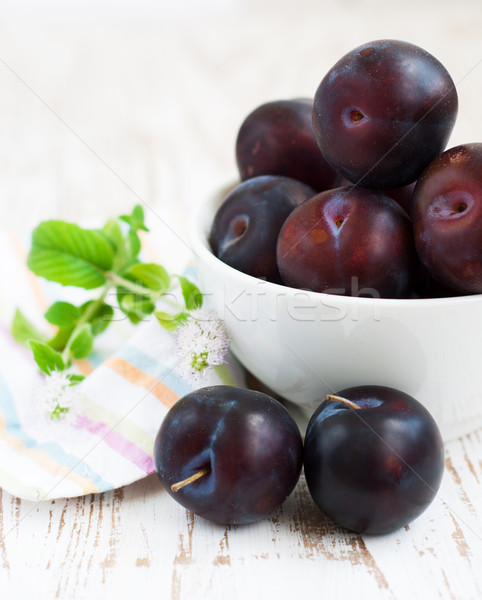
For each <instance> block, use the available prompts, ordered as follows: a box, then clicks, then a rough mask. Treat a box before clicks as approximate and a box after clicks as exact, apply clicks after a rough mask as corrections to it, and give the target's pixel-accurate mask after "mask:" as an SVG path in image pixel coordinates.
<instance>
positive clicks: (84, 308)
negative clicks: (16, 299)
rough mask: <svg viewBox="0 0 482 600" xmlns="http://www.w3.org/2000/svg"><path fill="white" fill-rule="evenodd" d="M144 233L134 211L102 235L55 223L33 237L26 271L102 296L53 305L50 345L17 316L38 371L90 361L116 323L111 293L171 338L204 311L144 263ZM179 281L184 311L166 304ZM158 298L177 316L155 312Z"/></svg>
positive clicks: (189, 290) (187, 286)
mask: <svg viewBox="0 0 482 600" xmlns="http://www.w3.org/2000/svg"><path fill="white" fill-rule="evenodd" d="M126 224H127V226H128V228H127V231H126ZM139 231H147V228H146V226H145V224H144V211H143V209H142V207H141V206H135V207H134V209H133V211H132V214H130V215H122V216H120V217H118V218H117V219H110V220H109V221H108V222H107V223H106V224H105V226H104V227H103V228H102V229H83V228H82V227H79V226H78V225H76V224H75V223H67V222H65V221H58V220H52V221H44V222H42V223H40V225H38V226H37V227H36V228H35V229H34V231H33V234H32V247H31V250H30V253H29V256H28V259H27V265H28V267H29V268H30V270H31V271H32V272H33V273H34V274H35V275H38V276H40V277H44V278H45V279H47V280H48V281H53V282H56V283H60V284H61V285H64V286H74V287H79V288H83V289H84V290H94V289H95V290H98V294H97V295H96V297H94V298H93V299H92V300H89V301H88V302H85V303H84V304H82V305H81V306H75V305H73V304H71V303H69V302H64V301H58V302H54V304H53V305H52V306H51V307H50V308H49V309H48V310H47V312H46V313H45V318H46V319H47V321H48V322H49V323H51V324H52V325H55V326H57V328H58V329H57V333H56V334H55V336H54V337H53V338H51V339H48V338H47V337H46V336H44V335H42V334H41V333H39V332H38V331H37V330H36V328H35V327H33V326H32V324H31V323H30V322H29V321H28V320H27V319H26V318H25V317H24V315H23V314H22V313H21V312H20V311H18V310H17V312H16V314H15V318H14V321H13V324H12V333H13V336H14V338H15V339H16V340H17V341H18V342H19V343H23V344H25V345H27V346H28V347H30V349H31V350H32V352H33V355H34V359H35V360H36V362H37V364H38V366H39V368H40V370H41V371H43V372H44V373H46V374H47V375H49V374H50V373H51V372H52V371H63V370H64V369H67V368H68V367H69V366H70V365H71V363H72V361H73V360H75V359H82V358H86V357H87V356H88V355H89V354H90V352H91V351H92V348H93V343H94V338H95V336H97V335H99V334H100V333H102V332H103V331H104V330H105V329H106V327H107V326H108V325H109V323H110V322H112V320H113V318H114V308H113V306H111V305H110V304H108V303H107V302H106V298H107V296H108V294H109V293H110V292H112V291H113V290H114V291H115V292H116V294H117V301H118V305H119V308H120V310H121V311H122V312H123V313H124V314H125V315H126V316H127V318H128V319H129V320H130V321H131V322H132V323H133V324H137V323H140V322H141V321H142V320H144V318H145V317H146V316H148V315H150V314H152V313H154V314H155V316H156V318H157V320H158V321H159V323H160V324H161V325H162V326H163V327H164V328H166V329H168V330H170V331H172V330H173V329H175V328H176V327H177V326H178V325H179V324H180V323H182V322H183V321H184V320H186V318H187V316H188V314H189V311H192V310H194V309H196V308H200V307H201V305H202V295H201V293H200V291H199V289H198V288H197V287H196V285H194V284H193V283H192V282H191V281H189V280H188V279H186V278H185V277H182V276H180V275H172V276H171V275H169V274H168V272H167V271H166V269H164V267H162V266H161V265H158V264H154V263H143V262H142V261H141V260H140V259H139V252H140V250H141V243H140V238H139V235H138V232H139ZM174 279H176V280H177V281H176V285H177V283H179V286H180V288H181V292H182V297H183V299H184V305H183V304H180V303H179V302H177V301H175V300H174V298H168V297H167V296H166V294H167V293H168V292H170V291H171V290H173V288H174V286H173V280H174ZM161 298H162V299H163V301H164V302H166V303H167V304H170V305H172V306H174V307H175V309H176V311H177V312H176V313H175V314H171V313H166V312H162V311H159V310H156V303H157V302H158V301H159V300H160V299H161ZM72 377H73V378H74V377H76V376H72ZM73 380H74V379H72V381H73Z"/></svg>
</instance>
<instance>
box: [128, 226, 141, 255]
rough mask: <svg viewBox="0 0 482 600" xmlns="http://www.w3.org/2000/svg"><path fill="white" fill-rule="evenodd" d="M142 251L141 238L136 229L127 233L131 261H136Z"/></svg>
mask: <svg viewBox="0 0 482 600" xmlns="http://www.w3.org/2000/svg"><path fill="white" fill-rule="evenodd" d="M140 251H141V240H140V239H139V236H138V235H137V233H136V232H135V231H133V230H132V229H131V230H130V231H129V233H128V234H127V254H128V257H129V261H128V262H129V263H131V262H134V261H135V260H136V259H137V257H138V256H139V252H140Z"/></svg>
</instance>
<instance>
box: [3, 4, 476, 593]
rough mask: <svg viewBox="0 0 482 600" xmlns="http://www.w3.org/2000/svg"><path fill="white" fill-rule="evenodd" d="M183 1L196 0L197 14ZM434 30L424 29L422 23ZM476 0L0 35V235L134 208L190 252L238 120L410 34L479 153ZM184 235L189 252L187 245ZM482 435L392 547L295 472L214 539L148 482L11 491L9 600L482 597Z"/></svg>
mask: <svg viewBox="0 0 482 600" xmlns="http://www.w3.org/2000/svg"><path fill="white" fill-rule="evenodd" d="M186 6H187V4H186ZM428 24H429V25H428ZM481 25H482V15H481V13H480V3H479V2H478V0H461V1H460V2H457V3H449V2H446V1H444V0H441V1H440V2H439V3H438V4H437V9H436V10H434V6H433V5H432V4H430V3H426V4H423V3H420V2H415V0H407V2H405V3H399V4H396V5H390V8H389V9H388V7H387V5H386V3H384V2H382V1H381V0H372V1H369V0H346V1H344V2H335V1H334V0H333V1H327V2H326V3H320V2H315V1H314V0H300V2H298V3H285V4H284V5H283V3H278V4H277V11H276V14H274V13H273V5H272V3H269V2H267V1H266V0H261V1H259V2H258V1H255V0H246V1H243V0H239V1H237V2H234V1H233V2H231V3H229V5H226V8H225V10H223V11H222V13H220V14H215V13H214V12H212V11H211V12H209V13H206V14H202V13H201V12H200V11H197V12H196V13H195V17H193V18H190V16H189V14H188V11H187V9H186V11H185V12H183V11H182V10H181V9H180V10H179V11H177V12H176V14H175V15H174V16H173V15H172V14H167V13H166V15H163V16H161V17H157V18H156V19H152V20H148V19H147V20H144V21H142V20H139V19H138V20H136V21H132V22H128V21H125V22H117V21H114V20H112V22H107V21H98V22H95V21H88V20H86V21H85V22H83V23H79V22H70V23H67V22H65V23H61V24H59V23H48V22H46V23H39V22H35V21H32V20H29V19H28V18H26V17H25V18H24V19H21V20H20V21H18V22H16V23H13V24H12V23H10V24H8V23H3V24H2V25H0V59H1V60H0V86H1V89H2V93H1V94H0V112H1V114H2V136H1V138H0V225H1V226H4V227H14V228H17V229H19V230H20V229H23V228H24V227H25V226H27V227H30V226H33V225H34V224H36V223H37V222H38V221H39V220H41V219H43V218H47V217H58V218H67V219H83V220H87V221H92V220H96V219H98V218H101V217H102V218H104V217H106V216H110V215H112V214H118V213H120V212H127V211H128V210H129V209H130V208H131V206H132V204H133V203H135V202H139V201H143V202H145V203H146V206H147V207H149V208H147V209H146V210H150V209H152V210H153V211H154V213H155V214H156V215H157V216H158V219H159V220H160V221H162V222H163V223H164V230H163V234H162V235H160V236H159V239H158V240H156V244H157V245H158V246H160V247H161V249H162V248H164V249H165V251H166V253H168V254H169V256H170V258H172V259H173V260H175V259H176V258H180V259H181V258H183V257H185V255H186V247H185V243H184V241H185V234H186V229H185V226H186V221H187V217H188V216H189V214H190V213H191V211H192V209H193V208H194V207H195V206H197V204H198V203H199V202H200V201H202V199H203V198H204V196H205V194H206V193H207V192H208V191H209V190H211V189H214V188H216V187H217V186H218V184H219V183H223V182H226V181H230V180H231V179H232V178H233V175H234V173H235V165H234V149H233V148H234V140H235V136H236V133H237V129H238V127H239V124H240V123H241V121H242V119H243V118H244V117H245V116H246V114H247V113H248V112H249V111H250V110H252V109H253V108H254V107H255V106H257V105H258V104H260V103H262V102H264V101H267V100H270V99H274V98H287V97H295V96H311V95H312V94H313V92H314V89H315V88H316V86H317V85H318V83H319V81H320V79H321V77H322V76H323V75H324V73H325V72H326V70H327V69H328V68H329V67H330V66H331V65H332V64H333V62H334V61H335V60H337V59H338V58H339V57H340V56H341V55H342V54H344V53H345V52H346V51H348V50H349V49H351V48H352V47H354V46H356V45H358V44H360V43H362V42H365V41H368V40H369V39H379V38H382V37H393V38H400V39H408V40H410V41H412V42H414V43H417V44H419V45H421V46H423V47H425V48H426V49H427V50H429V51H431V52H432V53H433V54H435V56H437V57H438V58H439V59H440V60H441V61H442V63H444V64H445V65H446V67H447V68H448V70H449V71H450V72H451V74H452V75H453V78H454V80H455V81H456V83H457V85H458V87H459V98H460V113H459V119H458V122H457V127H456V130H455V131H454V135H453V137H452V145H453V144H455V143H462V142H465V141H480V140H481V139H482V125H481V123H480V120H479V119H478V118H474V115H476V116H478V114H479V108H480V107H479V105H480V97H481V95H482V76H481V70H482V69H481V67H480V64H481V63H480V60H481V59H482V48H481V42H480V28H481ZM179 238H182V240H184V241H180V239H179ZM481 482H482V431H477V432H474V433H473V434H471V435H469V436H466V437H465V438H463V439H461V440H457V441H454V442H451V443H449V444H447V447H446V470H445V476H444V480H443V483H442V487H441V489H440V492H439V494H438V496H437V498H436V500H435V501H434V503H433V504H432V506H431V507H430V508H429V510H427V512H426V513H424V514H423V515H422V516H421V517H420V518H419V519H417V520H416V521H415V522H413V523H412V524H410V525H409V526H407V527H405V528H404V529H402V530H400V531H398V532H397V533H395V534H393V535H390V536H384V537H368V536H359V535H355V534H351V533H347V532H344V531H342V530H340V529H339V528H337V527H336V526H334V525H333V524H331V523H330V522H329V521H328V520H326V519H325V518H324V517H323V516H322V515H321V514H320V513H319V511H318V510H317V509H316V507H315V506H314V504H313V503H312V501H311V499H310V497H309V494H308V491H307V488H306V484H305V482H304V479H303V478H302V479H301V481H300V483H299V485H298V486H297V488H296V489H295V491H294V493H293V495H292V496H291V497H290V498H289V499H288V500H287V502H286V503H285V504H284V506H283V507H282V508H281V509H279V510H278V511H277V512H276V513H275V514H274V515H272V516H271V517H270V518H268V519H265V520H264V521H262V522H260V523H256V524H253V525H250V526H247V527H234V526H233V527H219V526H216V525H212V524H210V523H207V522H205V521H203V520H202V519H200V518H198V517H195V516H193V515H191V514H189V513H187V512H186V511H185V510H184V509H182V508H181V507H180V506H178V505H177V504H176V503H174V502H173V501H172V499H171V498H170V497H169V496H168V495H167V494H166V493H165V492H164V491H163V490H162V489H161V487H160V484H159V483H158V481H157V478H156V477H155V476H154V477H148V478H146V479H145V480H143V481H141V482H138V483H137V484H134V485H132V486H129V487H126V488H124V489H121V490H116V491H115V492H111V493H105V494H101V495H95V496H92V495H91V496H85V497H83V498H78V499H72V500H59V501H55V502H45V503H40V504H35V503H32V502H26V501H21V500H19V499H17V498H14V497H12V496H10V495H9V494H8V493H6V492H2V491H1V490H0V590H1V594H2V598H9V599H10V598H13V599H16V598H26V597H31V596H32V590H35V596H36V597H37V598H39V599H41V600H43V599H48V600H50V599H52V598H60V599H62V600H63V599H67V598H68V599H70V598H75V599H83V598H86V599H87V598H88V599H89V600H90V599H93V598H95V599H96V600H97V599H99V600H101V599H103V598H108V599H111V598H133V597H146V598H151V597H156V598H161V599H172V600H193V599H194V600H197V599H202V598H210V599H213V600H216V599H225V598H229V599H230V600H249V599H251V598H252V599H257V598H279V599H281V600H285V599H286V600H287V599H288V598H290V599H292V598H296V597H302V596H306V597H316V598H319V597H322V598H330V599H331V598H344V597H350V598H354V597H356V598H370V599H372V598H377V599H382V600H383V599H390V600H392V599H395V600H400V599H405V598H406V599H412V598H424V599H425V598H443V599H446V598H447V599H457V600H458V599H460V600H472V599H473V600H476V599H480V598H481V597H482V569H481V568H480V567H481V563H482V525H481V523H482V487H481Z"/></svg>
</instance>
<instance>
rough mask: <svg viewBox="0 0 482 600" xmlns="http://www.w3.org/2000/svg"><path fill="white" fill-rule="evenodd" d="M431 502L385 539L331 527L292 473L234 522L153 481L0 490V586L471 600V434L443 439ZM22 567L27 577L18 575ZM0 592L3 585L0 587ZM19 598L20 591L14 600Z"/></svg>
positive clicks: (475, 550) (98, 592) (474, 506)
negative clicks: (268, 505)
mask: <svg viewBox="0 0 482 600" xmlns="http://www.w3.org/2000/svg"><path fill="white" fill-rule="evenodd" d="M446 450H447V468H446V471H445V477H444V480H443V484H442V487H441V489H440V492H439V494H438V495H437V498H436V499H435V501H434V503H433V504H432V505H431V507H430V508H429V509H428V510H427V511H426V512H425V513H424V514H423V515H422V516H421V517H419V519H417V520H416V521H415V522H413V523H412V524H410V525H409V526H406V527H405V528H404V529H402V530H400V531H398V532H396V533H395V534H392V535H389V536H380V537H376V536H375V537H373V536H360V535H356V534H353V533H349V532H346V531H343V530H341V529H340V528H338V527H337V526H335V525H333V524H332V523H331V522H330V521H329V520H328V519H326V518H324V517H323V515H322V514H321V513H320V512H319V511H318V509H317V508H316V507H315V505H314V504H313V502H312V501H311V499H310V497H309V493H308V490H307V487H306V483H305V481H304V478H303V477H302V479H301V480H300V482H299V484H298V486H297V487H296V489H295V491H294V493H293V494H292V496H291V497H290V498H289V499H288V500H287V501H286V503H285V504H284V505H283V506H282V507H281V508H280V509H279V510H278V511H277V512H276V513H275V514H273V515H272V516H271V517H269V518H268V519H265V520H264V521H262V522H260V523H255V524H253V525H249V526H244V527H238V526H228V527H221V526H217V525H213V524H211V523H208V522H206V521H204V520H203V519H200V518H198V517H196V516H194V515H192V514H191V513H188V512H187V511H186V510H184V509H183V508H182V507H180V506H178V505H177V504H176V503H175V502H173V501H172V499H171V498H170V497H169V496H168V495H167V494H166V493H165V492H164V490H162V488H161V486H160V484H159V483H158V481H157V478H156V477H155V476H152V477H149V478H147V479H145V480H143V481H141V482H139V483H137V484H134V485H132V486H129V487H126V488H123V489H120V490H116V491H114V492H111V493H105V494H101V495H92V496H85V497H83V498H79V499H72V500H59V501H53V502H46V503H40V504H34V503H31V502H25V501H20V500H19V499H16V498H14V497H11V496H9V495H8V494H6V493H5V492H4V493H3V494H2V495H1V519H0V526H1V530H0V531H1V533H2V542H1V544H0V565H1V571H0V573H1V576H0V577H1V582H2V586H3V585H7V584H11V585H12V586H14V588H13V589H15V590H17V592H18V591H19V590H25V591H26V590H27V589H31V588H32V586H34V587H35V589H38V590H40V591H41V594H40V597H45V598H87V597H92V595H94V596H95V597H96V598H111V597H114V594H115V595H117V594H120V597H126V598H127V597H134V595H136V594H146V595H150V594H152V593H153V591H155V592H156V594H158V597H161V598H172V599H173V600H183V599H186V600H187V599H191V598H225V597H226V590H229V597H230V598H232V599H233V600H238V599H239V600H241V599H245V598H249V597H255V598H260V597H262V596H263V595H264V594H265V593H266V590H267V589H269V591H270V592H269V593H270V596H271V594H273V595H276V596H278V597H280V598H290V597H294V596H296V595H299V594H313V595H316V594H319V593H320V590H323V595H324V596H326V597H328V598H333V597H342V596H345V595H354V594H357V597H366V598H368V597H376V598H387V599H388V598H390V599H393V598H395V599H397V600H398V599H399V598H410V597H430V598H432V597H433V598H435V597H439V598H457V599H459V598H460V599H463V600H466V599H472V598H473V599H476V598H480V597H481V592H482V573H481V571H480V558H481V557H482V527H481V525H480V523H481V508H480V507H481V506H482V491H481V488H480V485H479V480H480V478H481V477H482V465H481V463H480V461H477V464H474V463H473V461H470V460H467V456H469V455H470V456H481V455H482V435H481V432H477V433H475V434H472V435H470V436H467V437H466V438H464V439H461V440H458V441H455V442H451V443H450V444H448V445H447V449H446ZM26 573H28V577H26ZM2 589H3V587H2ZM19 597H20V596H19Z"/></svg>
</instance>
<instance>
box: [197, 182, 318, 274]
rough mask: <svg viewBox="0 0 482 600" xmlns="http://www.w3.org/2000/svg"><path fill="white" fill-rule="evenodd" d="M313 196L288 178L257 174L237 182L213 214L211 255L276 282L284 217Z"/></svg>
mask: <svg viewBox="0 0 482 600" xmlns="http://www.w3.org/2000/svg"><path fill="white" fill-rule="evenodd" d="M314 195H315V191H314V190H313V189H312V188H310V187H309V186H307V185H305V184H303V183H300V182H299V181H295V180H294V179H290V178H289V177H278V176H271V175H260V176H259V177H254V178H253V179H249V180H247V181H245V182H243V183H241V184H240V185H238V186H237V187H236V188H235V189H234V190H233V191H232V192H230V193H229V194H228V196H227V197H226V198H225V199H224V201H223V203H222V204H221V206H220V207H219V209H218V210H217V212H216V215H215V217H214V221H213V223H212V226H211V233H210V236H209V241H210V244H211V248H212V249H213V252H214V254H215V255H216V256H217V257H218V258H219V259H220V260H222V261H223V262H225V263H226V264H228V265H229V266H231V267H233V268H234V269H237V270H238V271H242V272H243V273H247V274H248V275H252V276H253V277H259V278H262V279H267V280H268V281H274V282H279V281H280V277H279V273H278V267H277V263H276V243H277V239H278V234H279V231H280V229H281V226H282V225H283V223H284V221H285V219H286V217H287V216H288V215H289V214H290V212H291V211H292V210H293V209H294V208H295V207H296V206H298V205H299V204H301V203H302V202H304V201H305V200H307V199H308V198H311V197H312V196H314Z"/></svg>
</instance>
